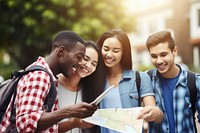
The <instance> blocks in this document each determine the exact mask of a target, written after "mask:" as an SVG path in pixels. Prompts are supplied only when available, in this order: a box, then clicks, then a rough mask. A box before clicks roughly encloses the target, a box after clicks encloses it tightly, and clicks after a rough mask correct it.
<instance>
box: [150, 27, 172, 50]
mask: <svg viewBox="0 0 200 133" xmlns="http://www.w3.org/2000/svg"><path fill="white" fill-rule="evenodd" d="M163 42H168V47H169V49H170V50H171V51H173V49H174V46H175V43H174V39H173V38H172V36H171V33H170V32H169V31H166V30H163V31H159V32H156V33H153V34H151V35H150V36H149V37H148V39H147V41H146V47H147V49H148V50H149V48H150V47H151V46H155V45H157V44H159V43H163Z"/></svg>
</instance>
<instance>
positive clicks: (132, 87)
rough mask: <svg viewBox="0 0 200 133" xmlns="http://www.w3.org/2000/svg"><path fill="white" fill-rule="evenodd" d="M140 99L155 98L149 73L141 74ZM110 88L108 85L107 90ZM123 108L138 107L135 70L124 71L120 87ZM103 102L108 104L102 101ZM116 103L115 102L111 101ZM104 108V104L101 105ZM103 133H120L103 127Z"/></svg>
mask: <svg viewBox="0 0 200 133" xmlns="http://www.w3.org/2000/svg"><path fill="white" fill-rule="evenodd" d="M140 79H141V81H140V97H141V98H143V97H145V96H154V93H153V89H152V85H151V80H150V78H149V76H148V74H147V73H145V72H140ZM108 87H109V83H107V84H106V86H105V89H106V88H108ZM118 90H119V95H120V100H121V105H122V108H132V107H138V92H137V88H136V75H135V70H124V71H123V74H122V77H121V80H120V82H119V86H118ZM102 102H108V101H105V100H102ZM109 102H115V101H109ZM100 108H102V103H101V104H100ZM101 133H118V132H116V131H114V130H112V131H111V130H108V129H107V128H103V127H101Z"/></svg>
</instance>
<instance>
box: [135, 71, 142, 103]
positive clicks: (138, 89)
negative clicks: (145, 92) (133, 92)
mask: <svg viewBox="0 0 200 133" xmlns="http://www.w3.org/2000/svg"><path fill="white" fill-rule="evenodd" d="M135 76H136V87H137V92H138V105H139V106H141V97H140V73H139V71H135Z"/></svg>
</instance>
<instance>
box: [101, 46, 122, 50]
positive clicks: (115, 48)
mask: <svg viewBox="0 0 200 133" xmlns="http://www.w3.org/2000/svg"><path fill="white" fill-rule="evenodd" d="M103 47H105V48H109V47H108V46H103ZM113 49H121V48H113Z"/></svg>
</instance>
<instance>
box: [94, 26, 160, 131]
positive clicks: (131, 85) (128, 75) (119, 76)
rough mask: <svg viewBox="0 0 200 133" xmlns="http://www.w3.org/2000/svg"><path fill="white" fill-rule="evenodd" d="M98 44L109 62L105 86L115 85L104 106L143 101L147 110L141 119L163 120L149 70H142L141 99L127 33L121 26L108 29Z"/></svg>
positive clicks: (136, 105)
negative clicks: (146, 71)
mask: <svg viewBox="0 0 200 133" xmlns="http://www.w3.org/2000/svg"><path fill="white" fill-rule="evenodd" d="M97 45H98V46H99V47H100V48H101V52H102V56H103V60H104V64H105V70H106V76H107V82H106V85H105V89H106V88H108V87H109V86H111V85H115V87H114V88H113V89H112V90H111V91H109V93H108V94H107V95H106V97H105V98H104V99H103V100H102V101H101V103H100V108H102V109H104V108H132V107H138V106H139V101H141V102H143V104H144V109H143V110H142V111H141V113H140V114H139V116H138V118H139V119H140V118H141V119H144V120H145V121H147V122H149V121H155V122H157V123H158V122H161V121H162V119H163V113H162V112H161V111H160V109H159V108H158V107H156V103H155V99H154V93H153V89H152V85H151V81H150V78H149V76H148V75H147V74H146V73H145V72H139V73H140V78H141V81H140V92H139V93H140V97H141V99H138V98H139V96H138V92H137V87H136V76H135V72H136V71H135V70H133V69H132V58H131V46H130V41H129V39H128V36H127V35H126V33H124V32H123V31H122V30H120V29H112V30H109V31H106V32H104V33H103V34H102V35H101V36H100V38H99V39H98V42H97ZM101 133H116V131H113V130H110V129H107V128H101Z"/></svg>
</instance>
